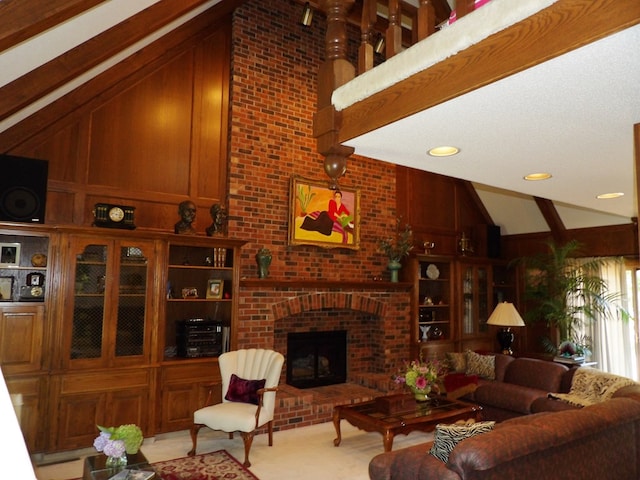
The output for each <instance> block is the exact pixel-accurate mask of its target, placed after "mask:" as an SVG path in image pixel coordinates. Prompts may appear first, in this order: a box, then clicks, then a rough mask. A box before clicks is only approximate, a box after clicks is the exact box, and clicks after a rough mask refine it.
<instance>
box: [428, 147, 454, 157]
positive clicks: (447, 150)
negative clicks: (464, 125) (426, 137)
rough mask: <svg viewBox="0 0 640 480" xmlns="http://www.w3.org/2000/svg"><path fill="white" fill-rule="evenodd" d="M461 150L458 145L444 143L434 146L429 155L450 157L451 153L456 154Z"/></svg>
mask: <svg viewBox="0 0 640 480" xmlns="http://www.w3.org/2000/svg"><path fill="white" fill-rule="evenodd" d="M459 151H460V149H459V148H458V147H451V146H448V145H444V146H442V147H434V148H432V149H431V150H429V152H427V153H429V155H431V156H432V157H450V156H451V155H455V154H456V153H458V152H459Z"/></svg>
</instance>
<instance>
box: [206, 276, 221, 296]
mask: <svg viewBox="0 0 640 480" xmlns="http://www.w3.org/2000/svg"><path fill="white" fill-rule="evenodd" d="M223 286H224V280H217V279H216V280H208V281H207V298H222V287H223Z"/></svg>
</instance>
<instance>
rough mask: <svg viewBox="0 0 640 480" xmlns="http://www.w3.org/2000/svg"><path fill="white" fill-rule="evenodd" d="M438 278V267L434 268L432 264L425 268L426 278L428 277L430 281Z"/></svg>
mask: <svg viewBox="0 0 640 480" xmlns="http://www.w3.org/2000/svg"><path fill="white" fill-rule="evenodd" d="M439 276H440V270H438V267H436V266H435V265H434V264H433V263H431V264H429V266H428V267H427V277H429V278H430V279H431V280H435V279H436V278H438V277H439Z"/></svg>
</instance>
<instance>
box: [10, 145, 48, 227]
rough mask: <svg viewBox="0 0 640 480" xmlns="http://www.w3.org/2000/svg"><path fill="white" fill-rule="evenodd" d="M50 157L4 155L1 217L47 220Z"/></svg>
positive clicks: (16, 220)
mask: <svg viewBox="0 0 640 480" xmlns="http://www.w3.org/2000/svg"><path fill="white" fill-rule="evenodd" d="M48 169H49V164H48V162H47V161H46V160H37V159H35V158H26V157H15V156H13V155H0V221H9V222H22V223H44V213H45V204H46V200H47V174H48Z"/></svg>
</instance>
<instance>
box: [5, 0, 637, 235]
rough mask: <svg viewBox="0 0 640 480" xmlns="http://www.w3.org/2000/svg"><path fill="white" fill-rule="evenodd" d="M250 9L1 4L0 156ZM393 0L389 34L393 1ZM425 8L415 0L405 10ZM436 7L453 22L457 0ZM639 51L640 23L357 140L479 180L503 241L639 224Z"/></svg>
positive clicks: (184, 1)
mask: <svg viewBox="0 0 640 480" xmlns="http://www.w3.org/2000/svg"><path fill="white" fill-rule="evenodd" d="M241 3H242V0H162V1H158V0H136V1H135V2H131V1H130V0H111V1H100V0H49V1H48V2H42V1H41V0H20V1H18V0H4V1H0V18H3V29H2V30H1V31H0V152H2V151H7V150H8V149H10V148H11V146H12V142H15V140H16V138H17V137H16V136H18V135H20V130H19V129H18V128H17V126H18V125H19V124H20V122H21V121H22V120H23V119H25V118H27V117H29V116H30V115H32V114H33V113H34V112H37V111H39V110H40V109H42V108H43V107H44V106H46V105H48V104H50V103H51V102H54V101H56V100H57V99H60V98H62V97H63V96H64V95H65V94H67V93H68V92H70V91H73V90H74V89H78V88H80V87H81V86H82V85H83V84H84V83H85V82H86V81H87V80H88V79H90V78H93V77H95V76H96V75H98V74H99V73H101V72H103V71H105V70H106V69H108V68H109V67H110V66H112V65H114V64H116V63H117V62H120V61H122V60H123V59H125V58H127V57H130V56H131V55H133V54H135V52H137V51H139V50H140V49H141V48H143V47H144V46H145V45H147V44H149V43H151V42H153V41H154V40H155V39H157V38H158V37H160V36H162V35H164V34H166V32H168V31H170V30H173V29H176V28H179V27H180V25H182V24H184V23H185V22H187V21H188V20H190V19H192V18H194V17H196V16H197V15H198V14H200V13H202V12H204V11H215V12H217V13H219V14H220V15H223V14H225V13H227V12H230V11H232V10H233V9H234V8H235V7H236V6H238V5H239V4H241ZM297 3H300V4H301V6H302V4H303V3H304V2H301V1H297ZM310 3H311V4H312V5H313V6H317V3H318V2H310ZM379 3H380V10H381V16H380V25H382V26H384V22H385V19H384V4H385V3H386V2H379ZM360 4H361V2H360V1H359V0H358V1H357V2H356V5H355V7H354V12H353V13H352V16H353V17H354V21H356V22H357V18H358V13H357V9H358V8H359V6H360ZM411 4H412V5H411ZM417 5H418V1H417V0H411V1H408V2H407V5H406V6H405V7H404V8H405V11H407V12H409V15H410V14H411V12H415V8H416V7H417ZM434 5H435V6H436V13H437V16H438V18H439V19H444V18H446V17H447V15H448V12H449V7H448V5H447V3H446V2H445V0H438V1H435V2H434ZM412 8H413V9H414V10H412ZM436 35H437V34H436ZM638 45H640V33H639V30H638V27H637V26H636V27H633V28H629V29H628V30H626V31H624V32H621V33H620V35H618V36H616V37H615V38H614V36H611V38H604V39H602V40H601V41H599V42H596V43H594V44H592V45H588V46H585V47H584V48H581V49H579V50H577V51H575V52H568V53H567V54H566V55H563V56H562V57H559V58H556V59H554V60H552V61H549V62H546V63H545V64H542V65H539V66H536V67H534V68H530V69H528V70H525V71H523V72H520V73H519V74H517V75H513V76H511V77H509V78H507V79H504V80H502V81H500V82H497V83H495V84H492V85H488V86H486V87H484V88H482V89H478V90H476V91H474V92H470V93H467V94H466V95H463V96H461V97H458V98H456V99H453V100H451V101H449V102H446V103H444V104H442V105H439V106H438V107H437V108H433V109H429V110H426V111H424V112H421V113H420V114H419V115H415V116H412V117H409V118H406V119H403V120H402V121H398V122H395V123H393V124H391V125H386V126H384V127H381V128H379V129H376V130H375V131H373V132H371V133H368V134H365V135H361V136H359V137H357V138H353V139H350V140H349V141H348V142H347V143H348V144H349V145H352V146H354V147H355V149H356V153H358V154H362V155H365V156H369V157H372V158H379V159H381V160H383V161H389V162H393V163H397V164H401V165H407V166H411V167H414V168H418V169H423V170H429V171H433V172H436V173H442V174H446V175H450V176H453V177H457V178H463V179H466V180H469V181H471V182H474V185H475V186H476V189H477V191H478V194H479V196H480V198H481V199H482V201H483V202H484V203H485V206H486V207H487V210H488V211H489V213H490V215H491V217H492V219H493V220H494V222H495V223H496V224H498V225H501V227H502V228H503V234H512V233H527V232H535V231H544V230H548V229H549V222H548V220H549V219H550V218H551V217H552V216H553V215H556V214H557V217H556V218H557V219H558V221H559V222H561V223H563V224H564V226H565V227H566V228H580V227H590V226H599V225H612V224H621V223H628V222H630V221H631V218H632V217H637V192H636V189H635V170H634V168H635V161H634V145H633V124H634V123H640V82H638V81H637V79H638V78H640V49H639V48H638ZM43 79H46V80H47V81H43ZM433 142H445V143H454V144H456V145H457V146H459V147H460V148H461V150H462V152H461V154H460V155H459V156H458V157H456V158H455V159H453V160H452V159H449V160H447V161H442V160H434V159H429V158H427V157H426V156H425V150H426V148H427V146H429V145H431V144H432V143H433ZM542 170H544V171H549V172H550V173H552V174H553V178H552V180H550V181H547V182H546V183H540V182H538V183H536V184H535V185H534V184H531V183H526V182H523V180H522V176H523V175H524V174H526V173H531V172H533V171H542ZM611 191H621V192H624V193H625V195H624V196H623V197H621V199H615V200H612V201H609V203H607V204H605V203H603V202H598V201H595V200H594V196H595V194H596V193H604V192H611ZM549 208H551V210H549ZM550 211H551V213H550Z"/></svg>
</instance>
